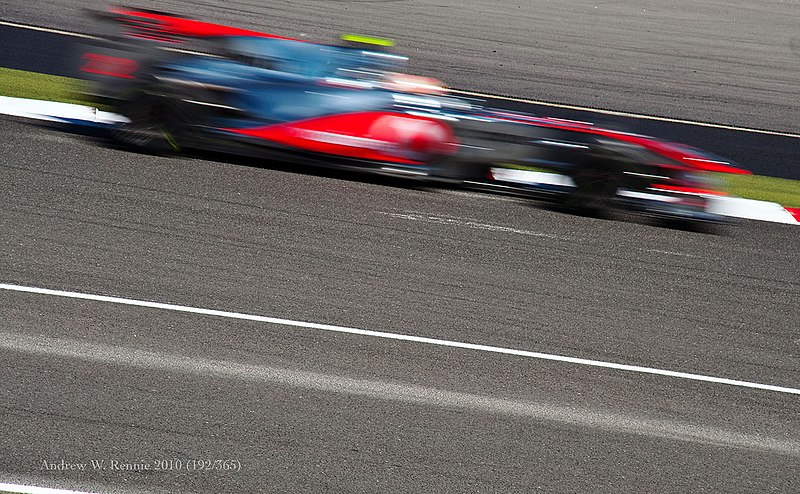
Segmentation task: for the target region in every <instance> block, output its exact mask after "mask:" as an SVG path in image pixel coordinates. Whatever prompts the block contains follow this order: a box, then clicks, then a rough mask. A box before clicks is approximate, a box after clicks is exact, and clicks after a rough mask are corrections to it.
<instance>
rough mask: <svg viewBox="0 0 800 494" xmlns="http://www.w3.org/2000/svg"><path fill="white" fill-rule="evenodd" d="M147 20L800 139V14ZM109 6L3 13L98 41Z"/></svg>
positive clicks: (724, 5)
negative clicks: (220, 26) (364, 51)
mask: <svg viewBox="0 0 800 494" xmlns="http://www.w3.org/2000/svg"><path fill="white" fill-rule="evenodd" d="M143 5H144V6H145V7H146V8H151V9H157V10H164V11H169V12H174V13H178V14H183V15H188V16H192V17H196V18H201V19H203V20H209V21H213V22H220V23H226V24H233V25H236V26H242V27H247V28H255V29H260V30H265V31H268V32H274V33H277V34H281V35H286V36H292V37H300V38H307V39H311V40H317V41H333V40H335V39H337V37H338V36H339V35H340V34H341V33H344V32H359V33H367V34H374V35H384V36H388V37H391V38H394V39H396V40H397V41H398V44H399V48H398V51H399V52H400V53H403V54H406V55H408V56H410V57H411V69H412V70H413V71H415V72H418V73H422V74H429V75H433V76H437V77H440V78H442V79H444V80H445V81H447V82H448V83H449V84H450V85H451V86H453V87H459V88H464V89H471V90H477V91H484V92H490V93H496V94H507V95H513V96H519V97H527V98H532V99H536V100H544V101H552V102H560V103H568V104H575V105H583V106H590V107H597V108H607V109H614V110H620V111H629V112H634V113H645V114H653V115H658V116H665V117H673V118H682V119H689V120H699V121H711V122H715V123H722V124H731V125H737V126H744V127H756V128H764V129H769V130H775V131H784V132H794V133H798V132H800V123H798V120H797V118H796V117H797V115H798V114H800V97H798V94H800V93H799V92H798V74H800V1H798V0H785V1H771V2H756V3H753V2H746V1H744V0H734V1H725V0H710V1H704V2H696V1H693V0H676V1H671V2H667V3H665V2H661V1H657V0H632V1H614V2H608V1H604V2H579V1H568V2H551V1H546V0H531V1H526V2H520V1H510V0H464V1H458V2H452V1H451V2H446V1H436V0H399V1H341V0H324V1H323V0H308V1H291V2H288V1H281V2H274V1H268V2H259V1H255V0H244V1H236V2H197V1H191V0H190V1H181V2H176V1H169V0H157V1H152V2H146V3H145V4H143ZM106 7H107V3H106V2H100V1H98V0H89V1H76V0H53V1H48V2H44V1H42V0H32V1H29V2H17V1H15V0H12V1H10V2H9V1H8V0H2V1H0V18H2V19H6V20H15V21H23V22H31V23H35V24H41V25H46V26H51V27H59V28H66V29H71V30H76V31H82V32H85V31H87V30H91V26H90V25H88V24H87V21H86V18H85V17H84V16H82V9H84V8H95V9H102V8H106Z"/></svg>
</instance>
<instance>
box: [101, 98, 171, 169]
mask: <svg viewBox="0 0 800 494" xmlns="http://www.w3.org/2000/svg"><path fill="white" fill-rule="evenodd" d="M116 111H117V112H118V113H119V114H121V115H123V116H125V117H126V118H128V120H129V122H124V123H119V124H117V125H115V126H114V127H113V128H112V129H111V132H110V134H111V138H112V139H113V140H114V142H116V143H117V144H119V145H121V146H122V147H124V148H128V149H132V150H135V151H140V152H145V153H151V154H166V153H169V152H171V151H177V150H178V144H177V143H176V142H175V139H174V138H173V137H172V133H171V132H170V131H169V130H168V126H167V121H168V118H169V111H168V109H167V105H166V104H165V102H164V101H163V100H162V99H160V98H158V97H156V96H153V95H151V94H148V93H145V92H137V93H135V94H134V95H132V97H130V98H128V99H126V100H125V101H124V102H122V103H120V104H119V106H118V107H117V108H116Z"/></svg>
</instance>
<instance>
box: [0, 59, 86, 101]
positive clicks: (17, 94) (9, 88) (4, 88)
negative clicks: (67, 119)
mask: <svg viewBox="0 0 800 494" xmlns="http://www.w3.org/2000/svg"><path fill="white" fill-rule="evenodd" d="M82 82H83V81H80V80H78V79H71V78H69V77H59V76H56V75H48V74H37V73H35V72H26V71H24V70H15V69H6V68H3V67H0V96H13V97H14V98H30V99H40V100H45V101H58V102H61V103H75V104H79V105H81V104H86V101H85V100H84V99H83V98H82V96H81V94H80V88H81V86H82Z"/></svg>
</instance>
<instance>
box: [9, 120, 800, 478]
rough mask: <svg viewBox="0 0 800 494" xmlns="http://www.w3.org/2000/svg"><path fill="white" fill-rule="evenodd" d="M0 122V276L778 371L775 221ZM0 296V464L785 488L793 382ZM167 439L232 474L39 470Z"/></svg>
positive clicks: (786, 316) (784, 240)
mask: <svg viewBox="0 0 800 494" xmlns="http://www.w3.org/2000/svg"><path fill="white" fill-rule="evenodd" d="M0 133H2V135H3V136H4V139H3V140H2V144H0V157H2V162H3V167H2V168H0V170H2V171H1V173H2V177H0V178H1V179H2V180H0V184H2V185H1V186H0V187H2V191H0V192H1V194H0V197H2V202H3V204H2V210H3V214H2V216H0V243H1V245H2V251H3V257H4V261H3V263H2V264H1V265H0V280H1V281H2V282H5V283H13V284H16V285H23V286H30V287H40V288H49V289H56V290H69V291H75V292H83V293H90V294H99V295H111V296H118V297H125V298H129V299H135V300H144V301H155V302H164V303H172V304H180V305H184V306H191V307H197V308H209V309H219V310H225V311H231V312H237V313H244V314H255V315H262V316H273V317H279V318H285V319H293V320H300V321H310V322H318V323H326V324H335V325H341V326H347V327H354V328H361V329H367V330H377V331H385V332H389V333H397V334H406V335H415V336H423V337H430V338H439V339H444V340H453V341H458V342H468V343H477V344H485V345H493V346H498V347H503V348H510V349H519V350H532V351H538V352H545V353H550V354H555V355H566V356H572V357H581V358H587V359H596V360H600V361H607V362H616V363H623V364H634V365H640V366H646V367H653V368H658V369H667V370H673V371H682V372H690V373H695V374H702V375H710V376H719V377H725V378H731V379H739V380H744V381H751V382H756V383H765V384H772V385H778V386H787V387H796V385H797V383H798V382H799V381H800V379H799V378H800V373H799V372H798V369H800V365H798V364H800V362H799V361H798V351H799V347H800V338H799V336H800V335H798V333H797V321H798V320H800V308H798V305H797V304H796V299H797V295H798V292H799V291H800V290H798V283H797V279H798V275H800V271H799V270H798V264H797V262H796V260H797V259H796V256H797V252H799V251H800V237H799V236H798V235H797V233H796V231H795V230H794V229H793V228H792V227H791V226H783V225H773V224H765V223H744V224H742V225H739V226H738V227H736V228H732V229H730V231H728V232H727V234H723V235H706V234H700V233H692V232H685V231H676V230H671V229H667V228H660V227H657V226H649V225H646V224H642V223H641V222H623V221H608V220H600V219H593V218H584V217H579V216H572V215H567V214H564V213H561V212H557V211H551V210H550V209H548V208H546V207H543V205H542V204H538V203H531V202H528V201H519V200H516V199H512V198H505V197H494V196H486V195H481V194H476V193H473V192H469V191H459V190H430V189H427V188H418V187H415V185H414V183H412V182H399V183H396V182H395V181H392V180H389V179H382V178H363V177H362V178H361V179H359V177H358V176H352V175H343V174H341V173H337V172H316V173H314V172H313V170H308V169H300V170H299V171H300V172H301V173H297V172H296V170H293V169H292V167H291V166H289V165H285V166H277V167H276V165H274V164H268V163H266V164H265V163H262V164H259V166H254V165H255V164H254V163H241V162H226V161H218V160H204V159H201V158H169V157H153V156H148V155H142V154H136V153H130V152H125V151H120V150H115V149H111V148H108V147H104V146H101V145H98V143H97V142H95V141H94V140H93V139H91V138H88V137H85V136H80V135H73V134H69V133H65V132H61V131H58V130H55V129H51V128H47V127H40V126H34V125H30V124H25V123H20V122H17V121H15V120H10V119H4V120H0ZM265 165H266V166H265ZM0 300H2V305H0V307H1V308H0V311H2V316H1V317H0V319H1V320H2V321H3V328H2V332H0V348H2V350H0V355H2V358H0V362H1V363H0V366H2V370H1V371H0V374H1V375H2V376H3V384H2V386H0V393H2V394H1V395H0V437H2V438H3V439H2V442H0V471H2V472H4V479H18V478H19V479H27V481H28V482H31V483H36V484H37V485H58V486H61V487H69V486H73V485H75V486H85V485H90V486H99V488H101V489H108V487H109V486H113V487H117V488H123V489H125V490H131V491H136V490H145V491H161V492H165V491H166V492H170V491H173V492H274V491H284V492H287V491H292V492H296V491H321V490H325V491H348V492H370V491H371V492H375V491H404V492H409V491H410V492H424V491H452V492H463V491H495V492H505V491H531V490H535V489H537V488H539V489H543V490H545V491H561V492H585V491H592V492H622V491H639V492H641V491H650V492H654V491H656V492H687V491H692V492H704V491H706V492H712V491H726V492H794V491H797V489H798V488H799V487H800V484H799V482H800V474H798V471H797V469H796V465H797V461H798V456H800V439H799V438H800V435H799V433H800V421H798V417H797V410H798V406H797V405H798V396H797V395H793V394H787V393H780V392H773V391H764V390H759V389H747V388H742V387H739V386H731V385H724V384H716V383H706V382H695V381H690V380H685V379H679V378H671V377H665V376H654V375H647V374H642V373H637V372H626V371H620V370H614V369H605V368H597V367H587V366H582V365H576V364H570V363H566V362H559V361H544V360H540V359H535V358H526V357H521V356H514V355H503V354H492V353H488V352H484V351H476V350H464V349H459V348H448V347H442V346H437V345H430V344H422V343H414V342H405V341H396V340H390V339H385V338H376V337H369V336H362V335H354V334H338V333H332V332H329V331H318V330H309V329H301V328H296V327H289V326H286V325H281V324H268V323H261V322H256V321H242V320H236V319H230V318H225V317H213V316H206V315H200V314H189V313H180V312H175V311H171V310H163V309H153V308H146V307H138V306H125V305H118V304H111V303H107V302H98V301H91V300H76V299H70V298H63V297H56V296H52V295H43V294H36V293H21V292H16V291H8V290H2V291H0ZM220 368H222V369H224V370H223V371H221V370H220ZM170 458H174V459H180V460H182V461H186V460H188V459H191V458H210V459H233V460H236V461H238V462H240V464H241V471H239V472H186V471H181V472H175V471H158V472H153V471H150V472H125V471H115V470H106V471H102V470H92V469H91V467H89V468H88V469H87V471H84V472H75V471H72V472H64V471H48V470H45V469H44V468H43V467H42V463H43V461H47V462H52V463H58V462H59V461H60V460H62V459H64V460H65V461H66V462H68V463H69V462H74V463H80V462H83V463H88V462H90V460H92V459H96V460H105V461H106V464H109V462H111V461H114V460H115V461H118V462H120V464H123V463H134V462H151V461H155V460H163V459H170ZM31 479H32V480H31Z"/></svg>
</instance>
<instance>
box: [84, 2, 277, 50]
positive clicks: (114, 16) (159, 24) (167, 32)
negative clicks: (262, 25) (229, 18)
mask: <svg viewBox="0 0 800 494" xmlns="http://www.w3.org/2000/svg"><path fill="white" fill-rule="evenodd" d="M95 16H96V17H98V18H100V19H106V20H111V21H113V24H114V25H116V26H117V29H118V36H122V37H125V38H129V39H139V40H147V41H155V42H159V43H168V44H183V43H186V42H187V41H188V40H190V39H192V38H196V39H214V38H222V37H228V36H251V37H259V38H279V39H292V38H286V37H283V36H277V35H274V34H268V33H263V32H259V31H252V30H249V29H241V28H237V27H231V26H224V25H221V24H213V23H210V22H202V21H197V20H194V19H188V18H185V17H180V16H177V15H173V14H168V13H165V12H157V11H153V10H144V9H132V8H126V7H115V8H112V9H109V10H108V11H107V12H100V13H97V14H95Z"/></svg>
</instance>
